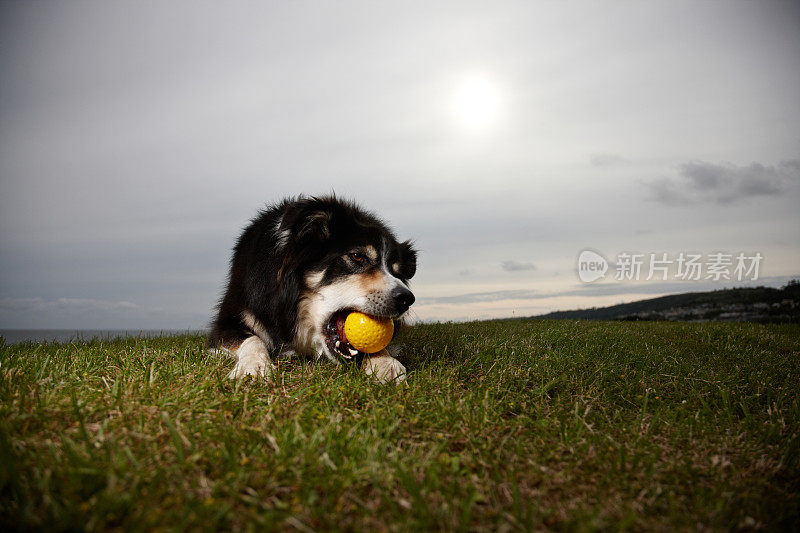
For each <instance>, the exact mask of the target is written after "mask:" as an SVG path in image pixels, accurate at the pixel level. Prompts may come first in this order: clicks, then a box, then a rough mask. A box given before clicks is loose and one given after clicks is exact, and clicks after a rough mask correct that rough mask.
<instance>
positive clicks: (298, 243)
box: [278, 197, 417, 360]
mask: <svg viewBox="0 0 800 533" xmlns="http://www.w3.org/2000/svg"><path fill="white" fill-rule="evenodd" d="M278 234H279V240H280V241H281V245H282V246H283V247H285V249H286V253H285V254H283V257H284V263H283V264H282V265H281V270H280V272H279V278H287V277H289V276H291V277H294V279H295V282H296V283H298V284H299V287H298V288H299V298H298V301H297V317H298V320H297V325H296V332H295V338H296V340H297V341H298V342H299V344H301V345H305V346H306V347H307V348H311V349H313V350H314V351H315V352H316V353H325V355H327V356H328V357H329V358H331V359H337V360H339V359H352V358H353V357H354V356H356V355H358V354H357V352H355V350H354V349H353V348H352V346H349V344H348V343H347V342H346V339H345V338H344V336H343V333H342V323H343V320H344V316H345V315H346V314H347V312H349V311H354V310H355V311H361V312H362V313H366V314H370V315H376V316H381V317H389V318H392V319H395V320H400V319H401V318H402V317H403V315H404V314H405V313H406V311H407V310H408V308H409V307H410V306H411V304H413V303H414V294H413V293H412V292H411V290H409V288H408V280H409V279H411V278H412V277H413V276H414V273H415V272H416V269H417V252H416V250H415V249H414V247H413V246H412V244H411V242H409V241H405V242H399V241H398V240H397V239H396V238H395V236H394V234H393V233H392V231H391V230H390V229H389V228H388V227H387V225H386V224H385V223H383V222H382V221H381V220H380V219H378V218H377V217H376V216H374V215H372V214H371V213H368V212H366V211H364V210H362V209H360V208H359V207H357V206H355V205H354V204H352V203H348V202H343V201H341V200H338V199H336V198H333V197H326V198H312V199H308V200H301V201H300V202H296V203H295V204H293V205H292V206H291V208H290V209H288V210H287V212H286V213H284V216H283V219H282V221H281V225H280V227H279V228H278ZM354 352H355V353H354Z"/></svg>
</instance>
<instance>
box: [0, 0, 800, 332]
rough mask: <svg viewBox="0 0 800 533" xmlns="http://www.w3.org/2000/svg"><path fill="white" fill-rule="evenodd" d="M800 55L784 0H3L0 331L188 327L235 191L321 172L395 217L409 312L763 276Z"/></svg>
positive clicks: (578, 299) (555, 303)
mask: <svg viewBox="0 0 800 533" xmlns="http://www.w3.org/2000/svg"><path fill="white" fill-rule="evenodd" d="M798 58H800V2H797V1H787V0H783V1H763V2H749V1H729V2H696V1H688V2H684V1H675V0H668V1H651V2H635V1H614V2H611V1H608V2H588V1H574V2H555V1H544V2H474V3H473V2H403V3H398V2H366V1H363V2H336V3H328V2H307V1H293V2H241V1H232V2H194V1H193V2H175V1H167V2H155V1H145V2H122V1H119V2H80V1H76V2H12V1H8V2H2V3H0V328H75V329H81V328H92V329H102V328H109V329H110V328H152V329H173V328H175V329H196V328H202V327H205V326H206V325H207V323H208V322H209V320H210V318H211V316H212V313H213V307H214V305H215V303H216V301H217V299H218V298H219V296H220V294H221V292H222V290H223V288H224V283H225V278H226V275H227V265H228V260H229V256H230V250H231V247H232V246H233V243H234V241H235V239H236V237H237V236H238V233H239V232H240V231H241V229H242V228H243V227H244V226H245V225H246V224H247V223H248V221H249V220H250V219H251V218H252V217H253V216H254V215H255V213H256V211H257V210H258V209H260V208H263V207H264V206H266V205H267V204H270V203H273V202H276V201H278V200H280V199H281V198H283V197H285V196H293V195H298V194H301V193H302V194H308V195H318V194H326V193H329V192H332V191H334V192H335V193H336V194H337V195H339V196H342V197H346V198H350V199H353V200H356V201H357V202H358V203H360V204H361V205H363V206H364V207H366V208H368V209H370V210H372V211H373V212H375V213H377V214H378V215H380V216H381V217H382V218H384V219H385V220H387V221H388V222H389V223H390V224H391V226H392V227H393V228H394V229H395V232H396V233H397V236H398V237H399V238H401V239H406V238H412V239H414V241H415V242H416V245H417V247H418V248H419V250H420V257H419V268H418V271H417V272H418V273H417V275H416V276H415V278H414V279H413V280H412V289H413V290H414V292H415V294H416V296H417V303H416V304H415V305H414V306H413V308H412V310H413V313H412V318H414V319H416V320H426V321H429V320H473V319H480V318H490V317H511V316H528V315H534V314H540V313H546V312H548V311H552V310H558V309H574V308H584V307H592V306H604V305H612V304H616V303H620V302H626V301H633V300H637V299H641V298H644V297H654V296H658V295H661V294H669V293H675V292H684V291H689V290H712V289H719V288H724V287H731V286H749V285H768V286H775V287H779V286H781V285H783V284H785V283H786V282H787V281H788V280H789V279H792V278H798V277H800V210H798V209H797V205H798V203H799V202H798V201H799V200H800V99H798V98H797V95H798V94H800V61H798ZM584 250H592V251H594V252H595V253H598V254H599V255H600V256H601V257H602V258H604V259H605V260H607V262H608V271H607V273H606V275H605V276H604V277H602V278H601V279H599V280H597V281H594V282H591V283H588V282H584V281H582V280H581V279H580V277H579V275H578V268H579V265H578V257H579V255H580V254H581V252H582V251H584ZM681 253H684V254H689V253H697V254H700V255H702V261H705V263H704V265H705V267H706V269H708V267H709V263H710V262H711V258H712V256H713V254H718V253H722V254H728V255H730V257H732V258H735V257H737V256H738V254H743V255H744V257H745V258H752V257H755V255H756V254H759V255H760V256H761V257H762V258H763V259H762V260H759V262H758V267H759V271H758V276H757V279H754V277H753V275H752V274H753V272H751V275H750V277H749V278H748V277H745V278H744V279H742V280H738V279H735V276H734V275H733V267H734V265H731V267H730V269H729V270H730V274H731V275H730V277H731V278H732V279H729V280H726V279H724V277H723V278H720V279H714V277H712V278H708V279H707V276H706V272H707V270H705V271H703V273H702V276H701V279H698V280H684V279H682V278H680V277H678V276H677V262H676V260H677V258H678V257H679V255H680V254H681ZM620 254H623V256H620ZM624 254H630V255H634V254H641V255H642V256H643V257H644V258H645V259H646V260H647V259H650V258H651V256H650V254H655V256H657V257H658V258H662V254H667V256H666V257H667V260H669V261H673V263H672V264H671V267H670V268H671V270H670V271H669V272H668V273H667V274H665V275H664V276H662V277H661V278H660V279H659V278H653V279H649V280H648V279H644V278H646V277H647V276H646V274H647V269H648V264H649V263H648V262H647V261H645V265H644V267H643V271H642V276H641V278H640V279H639V280H636V279H635V278H634V279H627V278H626V277H625V276H621V275H620V277H623V278H624V279H616V278H617V274H621V273H624V272H626V271H625V270H624V266H623V265H624V263H625V261H626V260H625V256H624ZM751 266H752V265H751ZM630 272H631V271H627V273H628V274H630ZM628 277H632V276H628Z"/></svg>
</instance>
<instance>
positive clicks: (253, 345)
mask: <svg viewBox="0 0 800 533" xmlns="http://www.w3.org/2000/svg"><path fill="white" fill-rule="evenodd" d="M275 372H276V366H275V365H274V364H273V363H272V361H271V360H270V358H269V349H268V348H267V345H266V344H264V341H262V340H261V339H259V338H258V337H256V336H255V335H253V336H251V337H247V339H245V341H244V342H243V343H242V344H241V345H240V346H239V349H238V350H236V366H234V367H233V370H231V373H230V374H228V379H241V378H243V377H245V376H262V377H265V378H267V379H271V378H272V377H273V375H274V374H275Z"/></svg>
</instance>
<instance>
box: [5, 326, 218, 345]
mask: <svg viewBox="0 0 800 533" xmlns="http://www.w3.org/2000/svg"><path fill="white" fill-rule="evenodd" d="M204 333H205V332H204V331H201V330H185V329H0V337H3V339H5V342H6V344H7V345H11V344H19V343H23V342H33V343H39V344H41V343H45V342H85V341H90V340H93V339H99V340H112V339H120V338H122V339H124V338H128V337H134V338H154V337H165V336H172V335H184V334H189V335H202V334H204Z"/></svg>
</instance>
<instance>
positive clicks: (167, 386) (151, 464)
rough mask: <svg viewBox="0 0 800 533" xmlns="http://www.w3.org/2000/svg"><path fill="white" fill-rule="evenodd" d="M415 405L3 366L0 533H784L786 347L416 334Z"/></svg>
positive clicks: (122, 368) (146, 348) (408, 345)
mask: <svg viewBox="0 0 800 533" xmlns="http://www.w3.org/2000/svg"><path fill="white" fill-rule="evenodd" d="M397 342H398V343H399V344H402V345H403V352H402V355H401V359H402V360H403V362H404V363H405V364H406V366H407V367H408V368H409V370H410V377H409V380H408V386H404V387H391V386H389V387H387V386H379V385H375V384H373V383H371V382H370V381H369V380H368V379H367V378H366V377H365V376H363V375H361V374H360V373H359V372H357V371H355V370H354V369H348V368H335V367H333V366H331V365H327V364H322V365H315V364H309V363H304V362H299V361H289V362H284V363H282V364H281V372H280V381H279V382H277V383H265V382H263V381H258V380H248V381H245V382H239V383H235V382H231V381H228V380H227V379H225V376H226V373H227V372H228V370H229V369H230V367H231V366H232V365H231V362H230V361H229V360H224V359H220V358H218V357H215V356H210V355H207V354H206V353H205V352H204V350H203V348H202V339H201V338H200V337H193V336H178V337H168V338H161V339H151V340H145V339H139V340H137V339H129V340H119V341H111V342H100V341H94V342H87V343H74V344H47V345H34V344H23V345H15V346H1V347H0V527H5V528H6V529H7V528H8V527H9V526H10V527H13V528H15V529H48V530H64V529H85V530H90V531H96V530H108V529H125V530H152V529H156V528H159V529H193V530H196V529H200V530H215V529H224V530H228V529H236V530H241V529H245V530H246V529H257V530H263V529H278V530H294V529H297V530H302V531H309V530H332V529H333V530H389V531H405V530H430V529H443V530H486V529H491V530H504V531H505V530H508V531H512V530H531V529H534V530H535V529H554V530H580V531H583V530H596V529H613V530H624V529H632V530H642V529H648V530H650V529H659V530H664V529H670V530H672V529H687V530H688V529H693V530H694V529H698V528H699V529H712V530H730V529H736V528H745V529H754V528H765V529H769V530H785V529H798V528H800V399H799V398H800V395H799V394H798V392H800V390H798V389H800V386H799V385H798V382H800V327H799V326H797V325H756V324H715V323H706V324H683V323H657V322H655V323H650V322H647V323H645V322H637V323H617V322H567V321H542V320H527V321H525V320H521V321H490V322H475V323H468V324H431V325H420V326H415V327H413V328H409V329H407V330H405V331H404V332H403V334H402V335H401V338H400V339H399V340H398V341H397Z"/></svg>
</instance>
